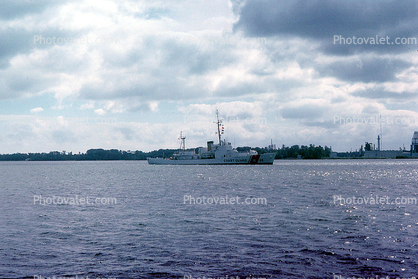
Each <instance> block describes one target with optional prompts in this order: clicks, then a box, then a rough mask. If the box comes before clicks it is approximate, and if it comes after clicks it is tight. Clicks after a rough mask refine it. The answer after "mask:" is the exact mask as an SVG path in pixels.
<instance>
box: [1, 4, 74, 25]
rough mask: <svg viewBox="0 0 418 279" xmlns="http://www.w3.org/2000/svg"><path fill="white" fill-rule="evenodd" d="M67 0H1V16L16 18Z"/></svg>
mask: <svg viewBox="0 0 418 279" xmlns="http://www.w3.org/2000/svg"><path fill="white" fill-rule="evenodd" d="M63 2H66V1H55V0H3V1H2V2H1V9H0V18H1V19H6V20H10V19H14V18H19V17H22V16H25V15H27V14H34V13H42V12H43V11H44V10H45V9H47V8H49V7H53V6H55V5H62V4H63Z"/></svg>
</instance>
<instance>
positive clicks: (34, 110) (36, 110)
mask: <svg viewBox="0 0 418 279" xmlns="http://www.w3.org/2000/svg"><path fill="white" fill-rule="evenodd" d="M42 111H44V109H43V108H41V107H37V108H33V109H31V110H30V112H32V113H37V112H42Z"/></svg>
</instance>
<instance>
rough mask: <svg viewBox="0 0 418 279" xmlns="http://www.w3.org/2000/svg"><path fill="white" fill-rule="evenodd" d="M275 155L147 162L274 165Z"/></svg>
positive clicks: (152, 161)
mask: <svg viewBox="0 0 418 279" xmlns="http://www.w3.org/2000/svg"><path fill="white" fill-rule="evenodd" d="M275 155H276V154H274V153H265V154H261V155H243V156H238V157H232V158H220V159H216V158H214V159H164V158H147V160H148V164H150V165H261V164H267V165H272V164H273V162H274V157H275Z"/></svg>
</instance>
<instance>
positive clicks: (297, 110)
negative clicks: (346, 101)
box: [280, 104, 326, 120]
mask: <svg viewBox="0 0 418 279" xmlns="http://www.w3.org/2000/svg"><path fill="white" fill-rule="evenodd" d="M325 111H326V108H325V107H320V106H317V105H314V104H312V105H302V106H298V107H285V108H282V109H281V110H280V114H281V116H282V117H283V118H290V119H311V120H312V119H315V118H318V117H321V116H322V115H323V114H324V112H325Z"/></svg>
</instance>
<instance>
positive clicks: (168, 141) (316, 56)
mask: <svg viewBox="0 0 418 279" xmlns="http://www.w3.org/2000/svg"><path fill="white" fill-rule="evenodd" d="M0 6H1V8H0V153H1V154H5V153H17V152H21V153H29V152H49V151H66V152H70V151H71V152H73V153H78V152H85V151H86V150H88V149H90V148H104V149H119V150H142V151H151V150H155V149H160V148H178V147H179V144H180V142H179V140H178V138H179V134H180V131H182V132H183V134H184V135H185V136H186V147H198V146H204V145H205V143H206V141H209V140H216V139H217V135H216V134H215V132H216V125H215V124H214V123H213V122H214V121H215V119H216V110H219V116H220V117H221V118H222V119H223V122H224V125H225V134H224V135H223V136H224V137H225V138H226V139H227V140H228V141H229V142H231V143H232V144H233V146H235V147H237V146H252V147H264V146H267V145H269V144H270V141H271V140H272V141H273V143H274V144H276V145H277V146H282V145H286V146H291V145H295V144H298V145H309V144H315V145H321V146H325V145H326V146H331V147H332V149H333V151H355V150H358V149H359V148H360V146H361V145H364V143H365V142H366V141H367V142H372V143H375V144H376V145H377V136H378V134H381V135H382V147H383V149H391V150H398V149H399V148H401V147H402V148H403V147H404V146H405V148H407V149H409V147H410V144H411V138H412V135H413V133H414V131H417V130H418V111H417V108H418V106H417V101H418V90H417V88H418V66H417V65H418V63H417V62H418V43H417V39H418V29H417V28H416V27H417V26H418V17H417V14H418V3H417V2H416V1H410V0H407V1H401V2H399V1H368V0H366V1H350V0H345V1H327V0H321V1H319V0H312V1H299V0H294V1H282V0H257V1H241V0H212V1H202V0H171V1H160V0H142V1H137V0H118V1H116V0H114V1H110V0H101V1H92V0H72V1H71V0H62V1H55V0H36V1H35V0H33V1H32V0H3V1H2V2H1V4H0Z"/></svg>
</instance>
